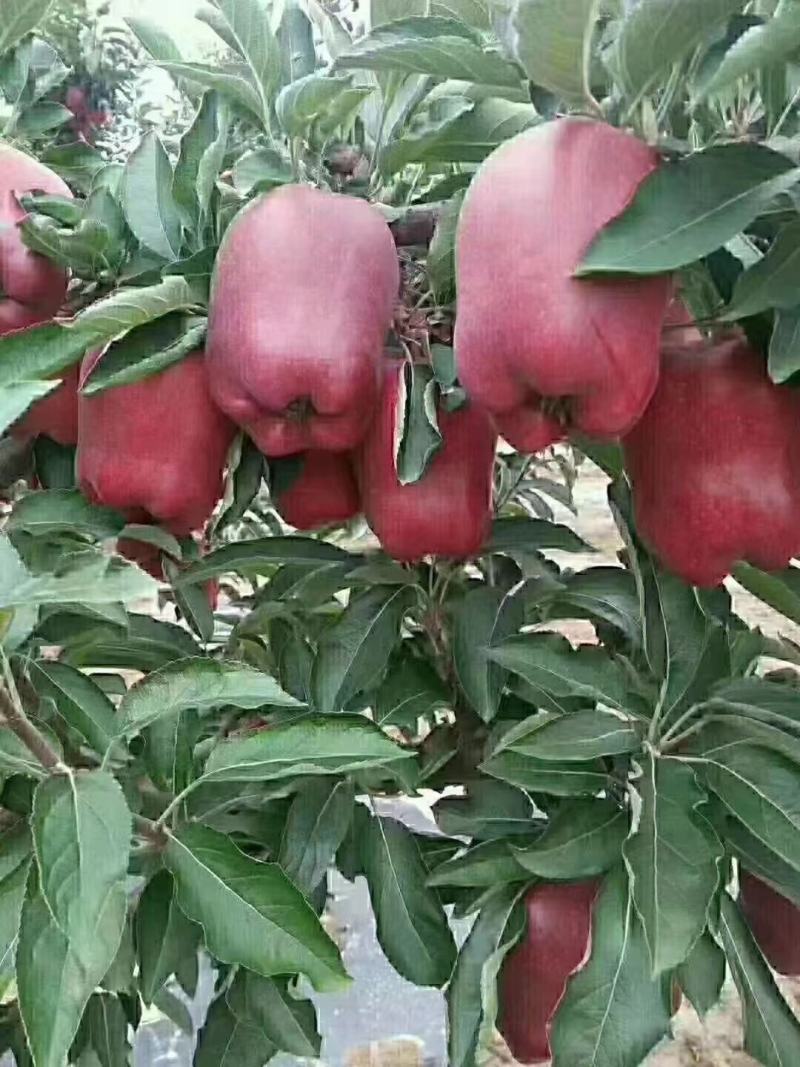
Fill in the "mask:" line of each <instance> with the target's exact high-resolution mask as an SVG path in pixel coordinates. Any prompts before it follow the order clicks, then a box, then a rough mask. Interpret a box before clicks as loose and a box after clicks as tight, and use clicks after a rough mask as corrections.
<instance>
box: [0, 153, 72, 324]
mask: <svg viewBox="0 0 800 1067" xmlns="http://www.w3.org/2000/svg"><path fill="white" fill-rule="evenodd" d="M34 192H41V193H48V194H50V195H51V196H70V197H71V196H72V193H71V192H70V190H69V188H68V187H67V185H65V183H64V182H63V181H62V180H61V178H59V177H58V175H57V174H55V173H54V172H53V171H52V170H50V169H49V168H48V167H45V166H44V165H43V164H41V163H39V162H38V160H35V159H32V158H31V157H30V156H28V155H26V154H25V153H24V152H20V151H19V150H18V149H16V148H11V147H10V146H9V145H0V336H2V335H3V334H5V333H9V332H10V331H12V330H23V329H25V328H26V327H28V326H34V325H36V324H37V323H40V322H46V321H47V320H48V319H50V318H52V317H53V315H55V314H56V312H57V311H58V310H59V308H60V307H61V306H62V304H63V303H64V298H65V297H66V293H67V272H66V271H65V270H64V269H63V268H62V267H58V266H56V264H55V263H53V262H51V260H49V259H46V258H45V257H44V256H41V255H39V254H38V253H36V252H32V251H31V250H30V249H29V248H28V247H27V246H26V245H25V243H24V242H23V240H22V236H21V234H20V232H19V229H18V227H19V224H20V222H22V220H23V219H24V218H25V215H26V212H25V209H24V208H22V207H21V206H20V205H19V203H18V201H17V197H18V196H20V195H22V194H23V193H34Z"/></svg>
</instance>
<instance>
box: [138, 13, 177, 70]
mask: <svg viewBox="0 0 800 1067" xmlns="http://www.w3.org/2000/svg"><path fill="white" fill-rule="evenodd" d="M125 22H126V23H127V24H128V26H129V27H130V28H131V30H133V32H134V33H135V34H136V36H137V37H138V39H139V41H140V42H141V43H142V45H143V46H144V48H145V49H146V51H148V52H149V53H150V55H151V56H152V57H153V59H155V60H156V62H159V63H163V62H172V63H180V61H181V59H182V58H183V57H182V55H181V50H180V48H179V47H178V45H177V44H176V42H175V41H174V40H173V38H172V37H171V36H170V34H169V33H168V32H167V31H166V30H165V29H164V27H163V26H161V25H160V24H159V23H158V22H155V21H154V20H152V19H148V18H142V17H140V16H134V15H126V16H125Z"/></svg>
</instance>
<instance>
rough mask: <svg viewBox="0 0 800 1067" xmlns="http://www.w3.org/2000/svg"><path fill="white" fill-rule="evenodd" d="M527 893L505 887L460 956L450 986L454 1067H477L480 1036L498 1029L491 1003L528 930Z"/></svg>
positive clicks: (489, 904)
mask: <svg viewBox="0 0 800 1067" xmlns="http://www.w3.org/2000/svg"><path fill="white" fill-rule="evenodd" d="M523 892H524V890H520V888H519V886H504V887H501V888H500V889H499V890H498V892H497V893H494V894H493V895H492V896H491V897H490V898H489V900H488V902H487V903H486V905H485V906H484V907H483V908H481V910H480V913H479V915H478V918H477V919H476V920H475V923H474V925H473V927H472V929H471V931H470V933H469V936H468V937H467V939H466V941H465V942H464V945H463V947H462V949H461V951H460V953H459V956H458V960H457V962H456V966H455V970H454V971H453V977H452V979H451V980H450V984H449V986H448V987H447V1016H448V1022H449V1026H448V1034H449V1040H448V1052H449V1057H448V1063H449V1064H450V1067H474V1064H475V1053H476V1047H477V1045H478V1042H479V1036H480V1034H481V1032H482V1031H484V1030H485V1029H488V1028H490V1027H492V1026H493V1025H494V1021H495V1020H494V1018H492V1015H493V1014H495V1013H493V1012H492V1011H491V1007H492V1005H491V1004H489V1003H487V1000H488V999H489V997H490V996H491V993H490V991H491V990H493V988H494V986H495V983H496V978H497V975H498V974H499V971H500V965H501V964H502V961H503V959H504V958H505V956H506V954H507V953H508V951H509V949H510V948H512V946H513V945H514V944H515V942H516V941H517V940H518V939H519V938H520V936H521V935H522V933H523V931H524V929H525V913H524V910H523V909H522V907H521V906H520V901H521V896H522V893H523ZM495 999H496V998H495ZM495 1007H496V1006H495ZM487 1015H488V1016H489V1018H488V1019H487V1018H486V1016H487Z"/></svg>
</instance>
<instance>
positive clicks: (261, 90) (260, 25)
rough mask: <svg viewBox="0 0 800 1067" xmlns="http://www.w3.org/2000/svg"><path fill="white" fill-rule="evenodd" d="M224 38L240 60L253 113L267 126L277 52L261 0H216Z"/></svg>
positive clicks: (277, 70)
mask: <svg viewBox="0 0 800 1067" xmlns="http://www.w3.org/2000/svg"><path fill="white" fill-rule="evenodd" d="M215 6H216V8H217V9H218V11H219V16H220V18H221V20H222V24H223V25H224V27H225V31H226V38H228V39H230V40H231V41H232V42H235V44H236V49H237V51H238V52H239V54H240V55H241V57H242V59H243V60H244V70H245V71H246V75H247V81H248V83H249V85H250V86H251V88H252V91H253V92H254V93H255V94H256V97H257V99H258V102H259V109H258V112H257V114H258V115H259V118H260V119H261V121H262V123H263V125H264V126H265V127H266V128H267V129H268V128H269V113H270V105H271V103H272V97H273V95H274V92H275V89H276V88H277V86H278V84H279V82H280V77H281V56H280V52H279V51H278V46H277V41H276V40H275V37H274V35H273V33H272V30H271V28H270V16H269V9H268V7H267V5H266V3H265V2H264V0H216V4H215Z"/></svg>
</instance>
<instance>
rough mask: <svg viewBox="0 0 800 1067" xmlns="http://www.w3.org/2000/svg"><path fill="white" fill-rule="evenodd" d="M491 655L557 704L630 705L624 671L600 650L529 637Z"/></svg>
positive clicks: (552, 638) (546, 636) (561, 640)
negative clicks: (567, 701)
mask: <svg viewBox="0 0 800 1067" xmlns="http://www.w3.org/2000/svg"><path fill="white" fill-rule="evenodd" d="M487 655H488V657H489V659H490V660H492V661H493V662H495V663H499V664H500V665H501V666H503V667H506V668H507V669H508V670H509V671H512V672H513V673H514V674H518V675H519V676H520V677H521V678H524V680H525V681H526V682H528V683H529V684H530V685H533V686H535V687H536V688H537V689H542V690H544V692H545V693H547V694H548V695H549V696H550V697H551V698H552V699H553V700H555V701H556V702H558V701H559V700H560V699H562V698H565V697H582V698H584V699H585V700H586V701H587V703H598V702H599V703H602V704H605V705H606V706H607V707H610V708H618V709H624V708H625V707H626V706H627V704H628V702H629V698H630V686H629V684H628V679H627V676H626V675H625V672H624V670H623V669H622V667H621V666H620V665H619V664H618V663H617V662H616V660H613V659H611V658H610V657H609V656H608V655H607V654H606V653H605V651H604V650H602V649H600V648H593V647H589V646H582V647H581V648H580V649H573V647H572V646H571V645H570V643H569V641H567V639H566V638H565V637H560V636H558V635H556V634H528V635H525V636H522V637H512V638H509V640H507V641H504V642H503V644H501V645H498V646H497V647H496V648H492V649H490V650H489V651H488V653H487Z"/></svg>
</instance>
